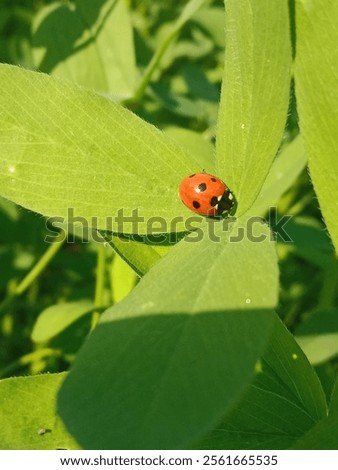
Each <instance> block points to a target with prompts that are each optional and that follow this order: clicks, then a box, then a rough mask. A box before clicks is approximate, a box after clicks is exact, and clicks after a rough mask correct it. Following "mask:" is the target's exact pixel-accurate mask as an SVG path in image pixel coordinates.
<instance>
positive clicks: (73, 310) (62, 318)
mask: <svg viewBox="0 0 338 470" xmlns="http://www.w3.org/2000/svg"><path fill="white" fill-rule="evenodd" d="M94 309H95V307H94V305H93V304H92V303H91V302H88V301H84V300H82V301H78V302H69V303H63V304H58V305H53V306H51V307H48V308H46V309H45V310H43V311H42V312H41V313H40V314H39V316H38V318H37V320H36V322H35V324H34V327H33V331H32V336H31V338H32V341H34V342H35V343H45V342H46V341H49V340H50V339H51V338H54V337H55V336H57V335H58V334H60V333H61V332H62V331H64V330H65V329H66V328H68V327H69V326H70V325H71V324H73V323H75V322H76V321H77V320H78V319H79V318H81V317H83V316H84V315H87V314H88V313H91V312H92V311H93V310H94Z"/></svg>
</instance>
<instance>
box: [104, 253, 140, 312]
mask: <svg viewBox="0 0 338 470" xmlns="http://www.w3.org/2000/svg"><path fill="white" fill-rule="evenodd" d="M110 281H111V287H112V289H111V290H112V297H113V300H114V303H117V302H120V301H121V300H122V299H124V297H126V296H127V295H128V294H129V292H131V290H132V289H133V288H134V286H135V284H136V281H137V276H136V274H135V272H134V271H133V270H132V269H131V268H130V266H129V265H128V264H127V263H126V262H125V261H124V260H123V259H122V258H121V257H120V256H118V255H116V256H114V258H113V260H112V263H111V269H110Z"/></svg>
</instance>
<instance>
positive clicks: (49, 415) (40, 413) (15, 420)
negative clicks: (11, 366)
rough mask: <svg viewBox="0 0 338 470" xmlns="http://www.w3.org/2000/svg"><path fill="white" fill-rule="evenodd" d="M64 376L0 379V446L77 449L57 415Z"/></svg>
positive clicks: (6, 447) (49, 375) (36, 448)
mask: <svg viewBox="0 0 338 470" xmlns="http://www.w3.org/2000/svg"><path fill="white" fill-rule="evenodd" d="M64 378H65V374H64V373H63V374H48V375H38V376H31V377H13V378H10V379H4V380H1V381H0V402H1V407H0V421H1V427H0V449H2V450H20V449H21V450H23V449H32V450H42V449H79V446H78V444H77V443H76V442H75V441H74V439H73V438H72V437H71V436H70V435H69V434H68V432H67V431H66V429H65V427H64V425H63V424H62V421H61V420H60V418H59V417H58V415H57V414H56V409H55V400H56V394H57V391H58V389H59V387H60V384H61V383H62V381H63V380H64Z"/></svg>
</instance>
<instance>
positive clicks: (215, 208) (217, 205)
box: [179, 173, 234, 217]
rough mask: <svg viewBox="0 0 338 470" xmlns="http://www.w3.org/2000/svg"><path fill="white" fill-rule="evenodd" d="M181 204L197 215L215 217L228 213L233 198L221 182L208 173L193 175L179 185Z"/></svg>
mask: <svg viewBox="0 0 338 470" xmlns="http://www.w3.org/2000/svg"><path fill="white" fill-rule="evenodd" d="M179 191H180V197H181V199H182V202H183V204H185V205H186V206H187V207H188V208H189V209H191V210H192V211H194V212H197V213H198V214H202V215H207V216H209V217H215V216H217V215H221V214H222V213H223V212H225V211H229V210H230V209H231V208H232V206H233V204H234V197H233V195H232V193H231V192H230V190H229V189H228V188H227V187H226V185H225V184H224V183H223V181H222V180H220V179H219V178H217V176H214V175H210V174H209V173H195V174H193V175H190V176H187V177H186V178H184V180H183V181H182V183H181V184H180V189H179Z"/></svg>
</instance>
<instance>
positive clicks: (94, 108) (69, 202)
mask: <svg viewBox="0 0 338 470" xmlns="http://www.w3.org/2000/svg"><path fill="white" fill-rule="evenodd" d="M0 88H1V94H0V111H1V115H0V138H1V154H0V163H1V172H0V193H1V195H2V196H4V197H6V198H8V199H11V200H12V201H14V202H16V203H17V204H20V205H22V206H24V207H26V208H28V209H31V210H33V211H36V212H39V213H41V214H43V215H45V216H53V217H61V220H58V222H59V223H60V222H61V221H62V219H67V218H68V221H69V220H70V219H71V220H72V221H75V220H77V221H79V218H80V221H82V222H83V223H84V224H88V225H89V226H96V227H98V228H101V229H103V230H104V229H108V230H112V231H117V232H119V233H121V232H123V233H135V232H137V233H141V234H142V233H143V234H144V233H147V231H148V230H149V227H150V226H151V223H152V222H154V217H155V219H156V220H158V219H160V222H161V227H162V232H176V231H178V232H180V231H181V232H182V231H185V230H186V227H185V222H186V220H187V217H189V216H190V215H191V211H189V210H188V209H187V208H185V207H184V205H183V204H182V202H181V201H180V198H179V195H178V186H179V184H180V182H181V180H182V179H183V178H185V177H186V176H187V175H189V174H191V172H192V171H194V170H195V169H196V167H198V163H197V162H196V161H195V160H193V158H192V156H189V155H188V154H186V153H185V152H184V150H183V149H182V148H181V147H179V146H178V145H175V143H174V142H173V141H172V140H169V139H167V138H166V137H165V136H164V135H163V133H162V132H160V131H159V130H157V129H156V128H155V127H153V126H151V125H149V124H147V123H146V122H144V121H142V120H141V119H140V118H138V117H137V116H135V115H134V114H133V113H131V112H130V111H128V110H126V109H124V108H122V107H121V106H120V105H118V104H114V103H112V102H111V101H109V100H107V99H105V98H103V97H101V96H98V95H96V94H94V93H92V92H90V91H87V90H83V89H81V88H79V87H76V86H73V85H69V84H66V83H62V82H60V81H57V80H56V79H54V78H51V77H48V76H47V75H44V74H40V73H35V72H29V71H26V70H23V69H20V68H18V67H13V66H8V65H1V66H0ZM128 218H129V219H128ZM84 219H85V220H84ZM200 219H201V218H200ZM201 220H202V219H201Z"/></svg>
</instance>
